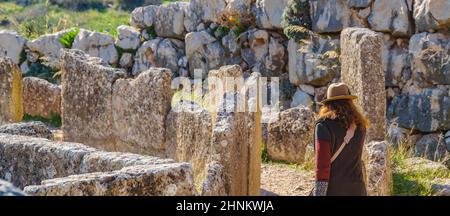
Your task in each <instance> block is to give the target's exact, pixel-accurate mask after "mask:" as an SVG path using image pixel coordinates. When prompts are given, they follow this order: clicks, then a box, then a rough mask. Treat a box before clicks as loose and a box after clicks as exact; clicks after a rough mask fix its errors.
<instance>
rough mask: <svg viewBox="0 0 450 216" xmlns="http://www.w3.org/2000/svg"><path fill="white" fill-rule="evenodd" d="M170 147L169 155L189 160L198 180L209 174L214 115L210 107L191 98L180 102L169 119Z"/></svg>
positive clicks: (168, 142) (168, 134)
mask: <svg viewBox="0 0 450 216" xmlns="http://www.w3.org/2000/svg"><path fill="white" fill-rule="evenodd" d="M166 127H167V129H166V143H167V144H166V151H167V156H168V157H169V158H173V159H175V160H176V161H180V162H189V163H191V164H192V167H193V170H194V177H195V182H199V181H203V179H199V178H201V177H204V176H205V173H204V172H205V169H206V168H207V164H208V163H209V161H210V160H211V156H212V149H211V133H212V123H211V115H210V113H209V112H208V110H205V109H202V108H201V107H200V106H199V105H197V104H195V103H193V102H190V101H181V102H179V103H178V104H176V105H175V106H174V107H173V108H172V110H171V111H170V113H169V115H168V116H167V121H166Z"/></svg>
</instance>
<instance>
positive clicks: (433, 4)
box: [414, 0, 450, 32]
mask: <svg viewBox="0 0 450 216" xmlns="http://www.w3.org/2000/svg"><path fill="white" fill-rule="evenodd" d="M448 8H450V2H449V1H447V0H417V1H414V20H415V23H416V29H417V30H418V31H420V32H424V31H433V30H440V29H444V30H445V29H446V28H447V29H448V27H449V26H450V14H449V13H448Z"/></svg>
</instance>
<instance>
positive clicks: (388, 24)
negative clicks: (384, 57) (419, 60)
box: [369, 0, 412, 37]
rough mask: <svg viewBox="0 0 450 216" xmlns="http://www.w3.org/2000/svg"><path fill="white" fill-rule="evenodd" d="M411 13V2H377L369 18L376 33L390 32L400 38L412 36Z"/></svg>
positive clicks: (391, 0) (402, 0)
mask: <svg viewBox="0 0 450 216" xmlns="http://www.w3.org/2000/svg"><path fill="white" fill-rule="evenodd" d="M411 11H412V1H410V0H408V1H405V0H375V1H374V3H373V6H372V14H371V15H370V16H369V24H370V27H371V29H372V30H374V31H380V32H389V33H392V35H394V36H398V37H399V36H407V35H410V34H411V32H412V24H411V21H410V16H411V15H410V13H411Z"/></svg>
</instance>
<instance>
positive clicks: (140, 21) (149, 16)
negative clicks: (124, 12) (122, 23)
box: [131, 5, 159, 29]
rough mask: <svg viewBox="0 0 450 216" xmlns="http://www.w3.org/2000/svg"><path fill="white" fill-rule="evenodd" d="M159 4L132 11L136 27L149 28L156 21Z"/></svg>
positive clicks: (132, 20)
mask: <svg viewBox="0 0 450 216" xmlns="http://www.w3.org/2000/svg"><path fill="white" fill-rule="evenodd" d="M158 8H159V6H156V5H149V6H146V7H138V8H136V9H134V10H133V12H131V25H132V26H133V27H136V28H141V29H143V28H148V27H151V26H153V25H154V24H155V23H156V19H157V17H156V13H157V12H158Z"/></svg>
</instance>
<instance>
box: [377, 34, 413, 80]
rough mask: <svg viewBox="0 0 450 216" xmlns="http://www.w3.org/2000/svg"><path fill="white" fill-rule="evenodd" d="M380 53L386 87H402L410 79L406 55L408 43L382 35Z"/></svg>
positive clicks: (407, 55)
mask: <svg viewBox="0 0 450 216" xmlns="http://www.w3.org/2000/svg"><path fill="white" fill-rule="evenodd" d="M383 38H384V44H383V51H382V54H381V56H382V62H383V70H384V73H385V76H386V86H390V87H397V86H400V87H403V85H404V84H405V82H406V81H407V80H408V79H409V78H410V77H411V69H410V62H409V58H408V57H409V54H408V41H407V40H401V39H396V40H395V38H393V37H392V36H391V35H389V34H384V35H383Z"/></svg>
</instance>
